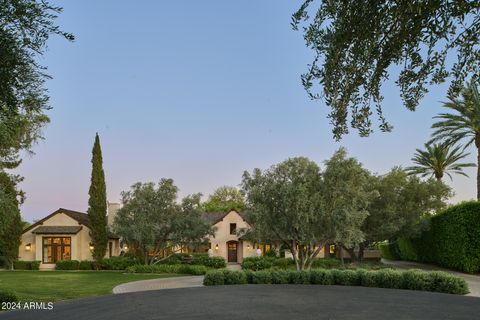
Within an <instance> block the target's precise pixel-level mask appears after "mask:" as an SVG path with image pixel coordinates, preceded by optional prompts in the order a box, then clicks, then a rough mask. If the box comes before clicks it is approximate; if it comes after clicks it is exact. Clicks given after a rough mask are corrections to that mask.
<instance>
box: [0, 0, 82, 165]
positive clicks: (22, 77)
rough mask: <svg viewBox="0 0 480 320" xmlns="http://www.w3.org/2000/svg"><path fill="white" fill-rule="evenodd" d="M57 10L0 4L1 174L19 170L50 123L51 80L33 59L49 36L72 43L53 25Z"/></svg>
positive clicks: (19, 1) (29, 3)
mask: <svg viewBox="0 0 480 320" xmlns="http://www.w3.org/2000/svg"><path fill="white" fill-rule="evenodd" d="M61 11H62V9H61V8H60V7H57V6H53V5H51V4H50V3H49V2H48V1H35V0H15V1H13V0H0V169H2V168H13V167H16V166H18V164H19V163H20V159H19V152H20V151H21V150H30V147H31V146H32V144H33V143H34V142H35V141H37V140H38V139H39V138H41V128H42V127H43V126H44V125H45V124H46V123H47V122H48V121H49V118H48V116H47V115H46V114H45V111H46V110H47V109H49V108H50V106H49V101H48V100H49V97H48V94H47V90H46V88H45V86H44V83H45V80H46V79H48V78H49V76H48V75H47V74H46V72H45V71H46V70H45V67H43V66H42V65H41V64H39V63H38V62H37V60H38V59H37V58H38V57H40V56H42V55H43V53H44V52H45V49H46V46H47V41H48V39H49V37H50V36H51V35H59V36H60V37H63V38H66V39H68V40H73V36H72V35H71V34H69V33H66V32H63V31H61V30H60V29H59V27H58V26H57V25H56V24H55V19H56V18H57V16H58V14H59V13H60V12H61Z"/></svg>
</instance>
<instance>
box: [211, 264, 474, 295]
mask: <svg viewBox="0 0 480 320" xmlns="http://www.w3.org/2000/svg"><path fill="white" fill-rule="evenodd" d="M245 283H249V284H316V285H341V286H363V287H376V288H393V289H408V290H421V291H433V292H442V293H452V294H466V293H468V286H467V283H466V282H465V280H464V279H462V278H460V277H456V276H453V275H451V274H448V273H446V272H440V271H435V272H425V271H420V270H408V271H397V270H391V269H383V270H379V271H366V270H361V269H359V270H339V269H332V270H325V269H313V270H304V271H294V270H261V271H256V272H254V271H230V270H213V271H209V272H207V274H206V275H205V278H204V280H203V284H204V285H206V286H215V285H231V284H245Z"/></svg>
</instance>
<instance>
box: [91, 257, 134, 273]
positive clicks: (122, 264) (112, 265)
mask: <svg viewBox="0 0 480 320" xmlns="http://www.w3.org/2000/svg"><path fill="white" fill-rule="evenodd" d="M139 263H140V261H139V259H138V258H134V257H111V258H108V259H103V260H101V261H99V262H98V268H99V269H100V270H126V269H127V268H128V267H131V266H134V265H136V264H139Z"/></svg>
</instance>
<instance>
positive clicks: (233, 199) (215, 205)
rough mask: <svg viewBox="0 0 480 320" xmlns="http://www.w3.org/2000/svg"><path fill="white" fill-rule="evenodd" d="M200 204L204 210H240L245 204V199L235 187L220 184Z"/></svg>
mask: <svg viewBox="0 0 480 320" xmlns="http://www.w3.org/2000/svg"><path fill="white" fill-rule="evenodd" d="M202 206H203V210H205V211H206V212H227V211H228V210H231V209H235V210H237V211H238V212H240V211H242V210H243V208H244V206H245V199H244V198H243V195H242V194H241V193H240V191H238V189H237V188H235V187H229V186H222V187H220V188H217V189H216V190H215V191H214V192H213V193H212V194H211V195H210V196H209V197H208V200H207V201H206V202H205V203H203V205H202Z"/></svg>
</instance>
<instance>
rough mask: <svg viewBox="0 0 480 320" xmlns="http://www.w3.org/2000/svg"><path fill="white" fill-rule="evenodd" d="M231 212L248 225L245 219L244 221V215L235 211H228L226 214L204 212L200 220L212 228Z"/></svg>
mask: <svg viewBox="0 0 480 320" xmlns="http://www.w3.org/2000/svg"><path fill="white" fill-rule="evenodd" d="M232 211H235V212H236V213H237V214H238V215H239V216H240V217H241V218H242V219H243V220H244V221H245V222H247V223H248V221H247V219H245V215H244V214H242V213H241V212H238V211H237V210H235V209H231V210H228V211H227V212H204V213H203V214H202V218H203V219H204V220H205V221H206V222H208V223H210V225H212V226H213V225H215V224H217V223H219V222H220V221H222V220H223V218H225V217H226V216H227V215H228V214H229V213H230V212H232Z"/></svg>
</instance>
